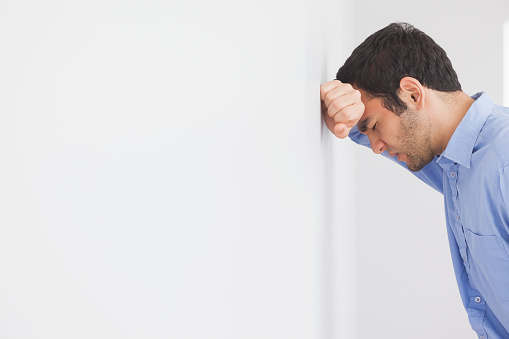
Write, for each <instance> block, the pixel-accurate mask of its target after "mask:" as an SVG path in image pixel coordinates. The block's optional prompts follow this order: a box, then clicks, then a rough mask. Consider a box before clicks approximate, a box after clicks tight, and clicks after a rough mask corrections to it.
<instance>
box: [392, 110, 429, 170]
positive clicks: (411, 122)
mask: <svg viewBox="0 0 509 339" xmlns="http://www.w3.org/2000/svg"><path fill="white" fill-rule="evenodd" d="M399 136H400V138H399V139H400V140H399V142H400V145H402V147H401V149H400V153H403V154H405V155H406V158H407V162H406V163H407V167H408V169H409V170H410V171H412V172H417V171H420V170H421V169H422V168H423V167H424V166H426V165H427V164H429V163H430V162H431V161H432V160H433V158H434V157H435V155H434V154H433V151H432V149H431V124H430V122H429V121H427V120H425V119H424V118H423V115H422V114H421V115H419V112H416V111H414V110H407V111H405V112H404V113H403V114H402V115H401V124H400V126H399Z"/></svg>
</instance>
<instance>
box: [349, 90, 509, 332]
mask: <svg viewBox="0 0 509 339" xmlns="http://www.w3.org/2000/svg"><path fill="white" fill-rule="evenodd" d="M472 98H473V99H475V102H474V103H473V104H472V106H471V107H470V109H469V110H468V112H467V113H466V115H465V116H464V118H463V119H462V120H461V122H460V124H459V125H458V127H457V128H456V130H455V132H454V134H453V135H452V137H451V139H450V140H449V143H448V144H447V147H446V149H445V151H444V152H443V153H442V154H441V155H440V156H438V157H435V160H434V161H432V162H431V163H429V164H428V165H426V166H425V167H424V168H423V169H422V170H420V171H419V172H412V173H413V174H415V175H416V176H417V177H418V178H420V179H421V180H422V181H424V182H425V183H426V184H428V185H430V186H431V187H433V188H434V189H436V190H437V191H439V192H440V193H442V194H443V196H444V204H445V219H446V223H447V233H448V235H449V245H450V249H451V256H452V261H453V266H454V272H455V274H456V280H457V282H458V287H459V290H460V294H461V299H462V301H463V305H464V306H465V309H466V311H467V314H468V319H469V321H470V324H471V326H472V329H473V330H474V331H475V332H476V333H477V335H478V336H479V338H481V339H488V338H489V339H499V338H500V339H502V338H509V108H505V107H501V106H498V105H495V104H494V103H493V101H492V100H491V99H490V98H489V97H488V96H487V95H486V94H484V93H477V94H476V95H474V96H473V97H472ZM350 138H351V139H352V140H353V141H355V142H356V143H358V144H361V145H364V146H368V147H369V139H368V137H367V136H366V135H364V134H362V133H360V132H359V131H358V129H357V128H356V127H354V128H353V129H352V131H351V132H350ZM383 155H384V156H386V157H389V155H388V154H387V152H384V153H383ZM393 160H395V161H397V160H396V159H393ZM397 162H398V161H397ZM399 163H400V164H401V165H402V166H404V167H406V164H405V163H404V162H399Z"/></svg>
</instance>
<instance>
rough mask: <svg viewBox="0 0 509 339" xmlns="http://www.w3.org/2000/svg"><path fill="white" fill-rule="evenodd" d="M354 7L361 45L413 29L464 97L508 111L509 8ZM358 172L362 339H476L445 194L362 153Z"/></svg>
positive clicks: (370, 2) (396, 3)
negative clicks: (405, 25) (401, 28)
mask: <svg viewBox="0 0 509 339" xmlns="http://www.w3.org/2000/svg"><path fill="white" fill-rule="evenodd" d="M355 6H356V7H355V10H356V11H355V16H354V18H355V20H354V21H355V25H354V27H355V30H354V31H355V38H354V39H355V44H354V45H355V46H357V45H358V44H360V43H361V42H362V41H363V40H364V39H365V38H367V37H368V36H369V35H370V34H371V33H373V32H375V31H376V30H378V29H380V28H382V27H384V26H386V25H388V24H389V23H391V22H395V21H406V22H410V23H412V24H414V25H415V26H416V27H418V28H419V29H421V30H423V31H424V32H426V33H427V34H428V35H430V36H431V37H432V38H433V39H434V40H435V41H436V42H437V43H438V44H440V45H441V46H442V47H443V48H444V49H445V50H446V52H447V53H448V55H449V57H450V59H451V61H452V63H453V66H454V67H455V69H456V72H457V73H458V76H459V80H460V82H461V84H462V87H463V90H464V91H465V92H466V93H468V94H470V95H472V94H474V93H476V92H478V91H485V92H487V93H488V95H490V96H491V98H492V99H493V100H494V101H495V102H497V103H500V104H501V103H502V24H503V22H504V20H506V19H507V18H508V17H507V13H509V3H508V2H507V1H495V0H489V1H487V2H483V4H482V5H475V6H474V5H469V4H467V3H465V2H464V1H456V0H455V1H438V0H433V1H428V2H426V3H419V4H409V3H408V2H405V1H400V0H389V1H376V0H362V1H357V2H355ZM341 64H342V63H341ZM341 64H339V65H338V68H339V66H341ZM355 163H356V175H357V181H356V187H357V188H358V189H357V192H359V194H357V199H356V211H357V239H358V240H357V281H358V284H357V291H358V294H357V301H358V303H357V310H358V313H357V318H358V322H357V325H358V329H357V332H358V337H357V338H359V339H371V338H391V339H395V338H402V339H403V338H404V339H406V338H415V339H419V338H444V339H449V338H475V337H476V335H475V333H474V332H473V331H472V330H471V328H470V325H469V323H468V320H467V314H466V312H465V310H464V309H463V306H462V304H461V299H460V296H459V291H458V289H457V285H456V280H455V277H454V274H453V268H452V263H451V259H450V254H449V246H448V242H447V232H446V226H445V220H444V211H443V202H442V197H441V195H440V194H438V193H436V192H435V191H434V190H433V189H431V188H429V187H427V186H426V185H425V184H423V183H421V182H420V180H418V179H415V178H414V177H413V176H412V175H411V174H409V173H407V172H406V171H404V170H403V169H401V168H399V166H397V165H395V164H393V163H392V162H390V161H387V160H385V159H382V157H379V156H374V155H373V153H372V152H371V150H368V149H361V148H360V147H359V148H358V150H357V152H356V162H355Z"/></svg>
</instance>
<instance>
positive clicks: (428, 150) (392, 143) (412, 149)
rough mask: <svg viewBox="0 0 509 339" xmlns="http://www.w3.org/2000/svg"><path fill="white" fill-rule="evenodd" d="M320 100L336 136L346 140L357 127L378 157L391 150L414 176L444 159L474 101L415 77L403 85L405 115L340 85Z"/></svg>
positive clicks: (326, 88) (329, 87)
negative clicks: (441, 155) (440, 156)
mask: <svg viewBox="0 0 509 339" xmlns="http://www.w3.org/2000/svg"><path fill="white" fill-rule="evenodd" d="M320 95H321V99H322V111H323V113H324V118H325V123H326V124H327V127H328V128H329V130H330V131H331V132H332V133H333V134H334V135H336V136H337V137H338V138H341V139H344V138H346V137H347V136H348V134H349V132H350V130H351V129H352V127H353V126H355V125H357V126H358V127H359V131H361V133H363V134H366V135H367V136H368V138H369V141H370V144H371V149H372V150H373V152H374V153H376V154H380V153H382V152H383V151H387V152H388V153H389V155H391V156H397V157H398V160H401V161H404V162H405V163H406V164H407V167H408V168H409V169H410V170H411V171H419V170H420V169H422V167H424V166H425V165H427V164H428V163H429V162H431V161H432V160H433V158H434V157H435V156H436V155H440V154H442V152H443V151H444V150H445V148H446V147H447V144H448V142H449V140H450V139H451V137H452V135H453V133H454V131H455V130H456V128H457V127H458V125H459V123H460V122H461V119H463V117H464V116H465V114H466V112H467V111H468V109H469V108H470V106H471V105H472V103H473V102H474V100H473V99H472V98H470V97H469V96H468V95H467V94H465V93H463V92H462V91H457V92H452V93H444V92H439V91H435V90H432V89H429V88H426V87H424V86H423V85H422V84H421V83H420V82H419V81H418V80H417V79H415V78H412V77H405V78H402V79H401V81H400V90H399V97H400V98H401V100H402V101H403V102H404V103H405V104H406V105H407V107H408V109H407V110H406V111H405V112H404V113H402V114H401V115H400V116H398V115H396V114H394V113H393V112H391V111H390V110H388V109H387V108H385V107H384V106H383V105H382V101H381V100H380V99H379V98H373V97H371V96H369V95H368V94H367V93H366V92H365V91H363V90H362V89H360V88H357V87H355V86H352V85H350V84H346V83H342V82H340V81H338V80H333V81H329V82H326V83H325V84H323V85H322V86H321V87H320ZM364 128H365V129H364Z"/></svg>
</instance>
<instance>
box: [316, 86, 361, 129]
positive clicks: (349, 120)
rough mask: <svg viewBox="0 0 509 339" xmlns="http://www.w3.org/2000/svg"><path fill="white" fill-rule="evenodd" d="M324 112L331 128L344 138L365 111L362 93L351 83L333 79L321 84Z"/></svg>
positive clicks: (326, 121)
mask: <svg viewBox="0 0 509 339" xmlns="http://www.w3.org/2000/svg"><path fill="white" fill-rule="evenodd" d="M320 97H321V98H322V113H323V115H324V119H325V123H326V124H327V127H328V128H329V130H330V131H331V132H332V133H334V135H335V136H337V137H338V138H341V139H344V138H346V137H347V136H348V134H349V133H350V130H351V129H352V127H354V126H355V125H356V124H357V122H358V121H359V119H360V118H361V117H362V114H363V113H364V104H363V103H362V101H361V93H360V92H359V91H358V90H356V89H354V88H353V87H352V86H351V85H350V84H345V83H342V82H341V81H339V80H332V81H328V82H326V83H324V84H323V85H321V86H320Z"/></svg>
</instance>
